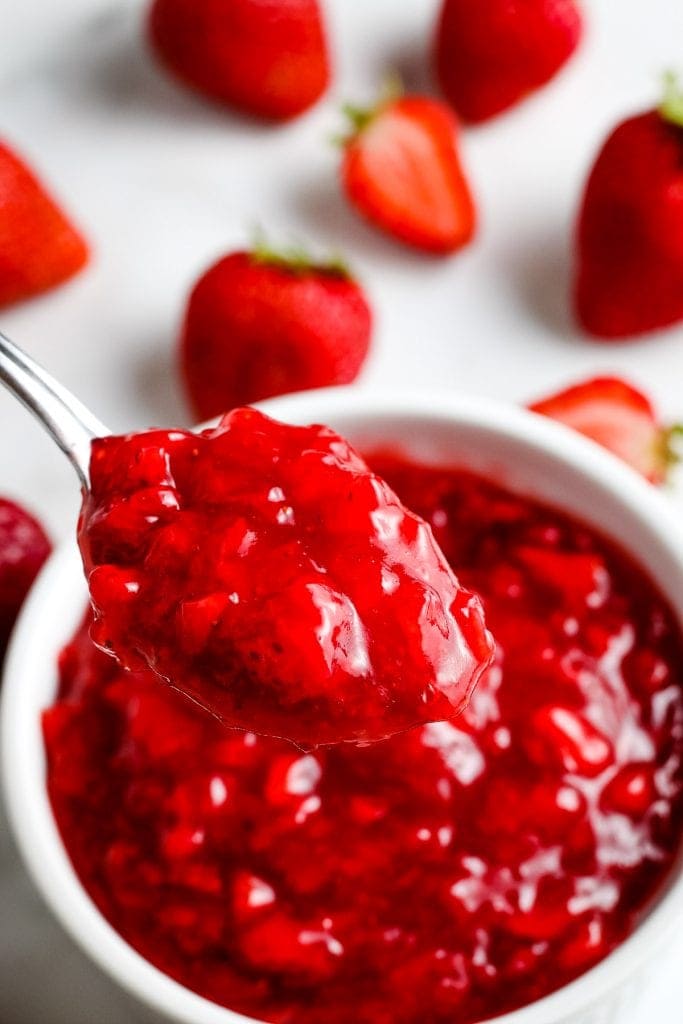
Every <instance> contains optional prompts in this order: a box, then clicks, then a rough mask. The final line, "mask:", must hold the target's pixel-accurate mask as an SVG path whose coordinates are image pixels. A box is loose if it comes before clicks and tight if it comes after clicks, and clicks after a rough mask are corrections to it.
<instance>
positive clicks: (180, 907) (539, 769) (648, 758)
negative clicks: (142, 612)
mask: <svg viewBox="0 0 683 1024" xmlns="http://www.w3.org/2000/svg"><path fill="white" fill-rule="evenodd" d="M267 410H268V412H273V413H274V414H275V415H277V416H281V417H282V418H284V419H288V420H292V421H295V422H302V423H305V422H308V421H314V420H318V421H320V420H327V421H329V422H331V423H332V424H333V426H334V427H335V429H339V430H340V431H341V432H342V433H344V434H345V435H347V436H349V437H350V439H351V440H352V442H353V443H355V444H356V445H357V446H358V447H359V448H360V449H361V450H362V451H363V453H364V454H366V455H367V456H368V461H369V462H370V465H371V466H372V468H373V469H374V470H376V471H377V472H379V473H380V474H381V475H382V476H384V477H385V478H386V479H387V480H388V482H389V483H390V485H391V486H392V487H393V488H394V490H395V491H396V492H397V493H398V495H399V496H400V497H401V499H402V500H403V501H405V503H406V504H407V505H408V506H409V507H411V508H414V509H415V511H416V512H417V513H418V514H420V515H421V516H423V517H424V518H425V519H426V520H427V521H428V522H430V524H431V526H432V528H433V530H434V533H435V537H436V539H437V542H438V543H439V544H440V546H441V548H442V550H443V551H444V554H445V555H446V557H447V559H448V560H449V562H450V563H451V565H452V567H453V568H454V569H455V571H456V572H457V573H458V575H459V577H460V578H461V580H462V582H463V584H464V585H465V586H466V587H468V588H469V589H470V590H472V591H474V592H477V593H479V594H480V595H481V598H482V601H483V604H484V607H485V611H486V614H487V620H488V622H489V624H490V628H491V630H492V632H493V634H494V636H495V637H496V639H497V643H498V648H497V656H496V661H495V663H494V665H493V666H492V668H490V669H489V670H488V673H487V675H486V676H485V678H484V679H482V681H481V682H480V683H479V685H478V687H477V688H476V690H475V692H474V695H473V698H472V700H471V702H470V705H469V707H468V708H467V709H466V710H465V712H464V713H463V714H462V715H461V717H460V718H459V719H456V720H454V721H451V722H448V723H436V724H430V725H426V726H423V727H421V728H419V729H415V730H412V731H411V732H408V733H406V734H404V735H402V736H397V737H394V738H392V739H390V740H386V741H384V742H381V743H379V744H375V745H372V746H371V747H366V748H356V747H349V746H343V747H339V748H330V749H327V750H322V751H320V750H319V751H315V752H312V753H304V752H302V751H300V750H296V749H295V748H293V747H291V746H289V745H287V744H286V743H284V742H282V741H278V740H275V739H266V738H261V737H259V738H257V737H255V736H253V735H252V734H249V733H247V734H244V733H236V732H229V731H225V730H224V729H223V728H222V727H221V726H220V725H218V724H217V723H215V722H213V721H211V720H210V719H207V718H206V716H204V715H203V714H202V713H201V712H198V711H197V710H196V709H195V708H193V707H192V706H191V705H190V704H189V703H184V702H183V700H182V698H181V697H180V696H179V695H177V694H175V693H173V692H172V691H170V690H167V689H166V688H164V687H162V686H160V684H159V683H158V682H157V681H156V680H155V679H153V678H152V677H151V676H150V674H149V673H145V672H139V673H136V674H126V673H124V672H123V671H122V670H121V669H119V668H118V667H117V666H116V664H115V663H114V662H113V661H111V659H108V658H107V657H106V656H105V655H102V654H101V653H100V652H97V651H96V650H95V649H94V647H93V646H92V644H91V643H90V641H89V640H88V639H87V637H86V635H85V632H84V631H81V632H79V633H78V634H77V636H76V638H75V639H74V640H73V641H72V642H71V643H70V644H69V646H68V647H67V648H66V650H65V653H64V654H63V655H62V657H61V662H60V678H59V687H58V693H57V695H56V698H55V681H56V680H55V669H54V667H52V666H51V665H49V664H48V665H46V664H45V653H42V654H41V653H38V652H37V651H36V637H40V638H41V647H42V651H43V652H46V653H48V654H49V655H50V657H55V658H56V655H57V652H58V650H59V649H60V648H62V647H63V646H64V644H65V643H66V642H67V641H68V640H69V639H70V636H71V634H72V633H73V631H74V628H75V627H76V625H77V621H78V619H79V617H80V615H81V614H82V608H83V590H82V585H79V584H78V582H77V580H78V575H77V562H76V559H75V558H74V557H73V552H66V553H65V552H62V553H61V554H60V555H58V556H57V558H56V560H54V561H53V563H52V565H51V567H50V568H49V569H48V570H47V573H46V574H45V575H44V577H43V580H42V581H41V583H40V584H39V586H38V589H37V591H36V593H35V594H34V596H33V598H32V599H31V600H30V602H29V606H28V608H27V610H26V612H25V613H24V616H23V617H22V621H21V623H20V628H19V631H18V633H17V635H16V638H15V641H14V643H13V645H12V650H11V652H10V660H9V663H8V667H7V673H6V683H5V686H6V693H5V695H4V703H5V708H4V723H3V724H4V730H5V735H4V740H5V744H4V745H5V768H6V780H7V783H8V797H9V803H10V811H11V816H12V819H13V823H14V827H15V830H16V832H17V835H18V838H19V842H20V845H21V847H22V850H23V852H24V855H25V857H26V859H27V861H28V863H29V866H30V867H31V868H32V870H33V874H34V876H35V877H36V880H37V882H38V884H39V886H40V888H41V889H42V891H43V893H44V895H45V896H46V897H47V899H48V901H49V902H50V904H51V905H52V906H53V908H54V909H55V910H56V911H57V913H58V915H59V916H60V918H61V919H62V921H63V922H64V923H65V924H66V926H67V928H68V929H69V930H70V931H71V932H72V934H73V935H74V936H75V937H76V938H77V939H78V940H79V941H80V942H81V944H82V945H83V946H84V947H85V948H86V950H87V951H88V952H89V953H90V954H91V956H93V957H94V958H95V959H96V960H97V961H98V962H99V963H100V964H101V966H103V967H104V968H105V969H106V970H108V971H109V973H110V974H112V975H113V976H114V977H115V978H116V979H117V980H118V981H119V982H120V983H121V984H123V985H124V986H125V987H127V988H129V989H130V990H132V991H133V992H134V993H135V994H136V995H137V996H138V997H139V998H141V999H142V1000H143V1001H145V1002H147V1003H148V1004H150V1005H152V1006H153V1007H155V1008H156V1009H157V1010H160V1011H161V1012H163V1013H165V1014H166V1015H167V1016H168V1017H169V1018H170V1019H175V1020H182V1021H188V1022H189V1021H193V1024H205V1022H206V1024H209V1022H211V1024H213V1022H219V1021H224V1022H226V1024H227V1022H229V1021H236V1020H237V1019H240V1018H239V1017H237V1015H236V1014H235V1013H234V1012H230V1011H237V1013H241V1014H246V1015H248V1016H249V1017H250V1018H251V1019H256V1020H271V1021H278V1022H282V1024H285V1022H294V1021H296V1022H297V1024H300V1022H301V1024H317V1022H318V1021H320V1020H323V1019H324V1020H329V1021H332V1022H336V1021H339V1022H342V1021H348V1020H349V1019H350V1017H352V1016H353V1017H356V1018H358V1019H359V1020H360V1021H361V1022H364V1024H384V1022H387V1024H388V1022H390V1021H391V1022H394V1021H395V1022H398V1024H417V1022H418V1021H420V1022H422V1021H425V1020H429V1021H430V1022H433V1024H442V1022H443V1024H446V1022H452V1021H454V1020H457V1021H458V1022H459V1024H473V1022H475V1021H483V1020H489V1019H492V1018H494V1017H496V1016H497V1015H500V1014H506V1016H505V1017H503V1018H500V1019H501V1020H505V1021H510V1022H512V1021H515V1022H516V1024H517V1022H519V1024H554V1022H555V1021H558V1022H559V1021H560V1020H565V1019H569V1015H570V1014H572V1013H580V1011H582V1010H583V1009H584V1008H586V1007H588V1006H589V1005H593V1004H594V1003H595V1002H596V1001H597V1000H600V999H602V1000H604V999H606V998H608V993H609V990H610V989H612V988H613V987H615V986H616V985H618V984H619V983H620V982H621V981H623V980H624V979H625V978H627V977H628V976H630V975H632V974H633V972H634V971H635V970H636V968H637V967H638V966H639V965H640V964H641V963H642V962H643V961H644V960H645V959H646V958H647V956H648V955H651V953H652V950H653V949H656V942H657V940H658V939H660V940H661V939H663V938H664V936H665V935H666V932H667V929H668V927H670V926H671V925H672V924H673V922H674V920H675V916H676V914H678V913H680V912H681V906H682V904H683V892H682V888H683V886H682V884H681V881H680V879H678V880H676V874H677V866H678V864H679V847H680V839H681V834H682V833H683V801H682V797H681V791H682V784H683V778H682V775H681V758H682V756H683V690H682V689H681V682H682V679H681V675H682V674H683V641H682V639H681V625H680V614H681V608H682V607H683V555H682V553H681V540H680V537H676V536H675V529H676V528H675V525H674V524H673V522H672V520H673V517H670V515H669V513H668V510H667V508H666V504H665V502H664V501H663V500H662V499H661V498H660V497H659V496H658V495H657V494H656V493H655V492H654V491H652V490H650V489H649V488H648V487H647V485H645V484H644V483H642V482H641V481H639V480H638V479H637V478H636V477H635V474H633V473H631V472H630V471H629V470H627V469H625V468H624V467H622V466H621V465H619V464H618V463H617V462H616V461H615V460H613V459H612V458H610V457H609V456H608V455H605V454H604V453H602V452H601V451H599V450H597V449H596V448H595V446H592V445H590V444H589V443H588V442H585V441H583V440H582V439H580V438H576V437H574V436H572V435H571V434H570V433H569V432H568V431H566V430H564V429H563V428H561V427H558V426H556V425H554V424H549V423H547V422H545V421H541V420H540V419H539V418H537V417H534V416H531V415H530V414H525V413H520V412H517V411H516V410H508V409H507V408H505V407H501V406H496V405H487V404H486V403H466V402H463V401H460V402H458V403H455V402H454V401H453V400H452V399H449V401H448V402H447V403H446V402H440V401H439V400H438V399H435V398H433V397H431V396H430V397H429V398H428V399H425V400H422V401H420V400H418V399H415V398H413V399H411V400H408V401H399V400H397V399H386V400H384V401H380V400H378V399H377V398H371V397H365V396H363V395H362V394H361V393H357V394H355V395H354V394H352V393H349V392H348V391H346V392H344V393H341V394H340V393H338V392H327V393H323V394H320V395H310V394H309V395H308V396H305V397H304V396H296V397H294V398H292V399H287V400H282V401H279V402H276V403H270V404H269V405H268V406H267ZM626 552H628V554H626ZM641 566H642V567H641ZM56 607H60V609H61V611H62V614H61V615H60V618H59V621H58V622H55V621H54V609H55V608H56ZM50 613H51V614H52V616H53V620H52V621H49V620H50ZM41 709H46V710H45V712H44V715H43V722H44V736H45V742H46V746H47V764H46V762H45V758H44V750H43V746H42V736H41V730H40V712H41ZM46 771H47V780H48V788H49V797H50V799H48V794H47V793H46V788H45V781H44V780H45V777H46ZM50 800H51V802H50ZM121 936H123V939H125V940H126V941H125V942H124V941H122V939H121ZM135 950H137V952H135ZM139 954H142V956H140V955H139ZM143 957H144V958H145V959H143ZM151 964H154V965H156V967H157V968H159V969H160V971H159V970H154V968H153V967H152V966H151ZM596 964H597V966H594V965H596ZM160 972H163V973H160ZM579 976H580V977H579ZM171 979H175V981H174V980H171ZM573 979H577V980H573ZM178 982H180V984H178ZM217 1004H219V1005H217ZM221 1007H229V1008H230V1009H222V1008H221ZM241 1019H243V1018H241ZM573 1019H574V1018H572V1020H573ZM576 1020H577V1021H579V1020H582V1018H581V1016H577V1017H576Z"/></svg>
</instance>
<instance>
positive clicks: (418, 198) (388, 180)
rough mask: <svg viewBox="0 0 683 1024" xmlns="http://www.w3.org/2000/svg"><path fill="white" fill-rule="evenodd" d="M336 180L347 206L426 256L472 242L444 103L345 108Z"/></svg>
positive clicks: (408, 99)
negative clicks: (347, 129) (345, 129)
mask: <svg viewBox="0 0 683 1024" xmlns="http://www.w3.org/2000/svg"><path fill="white" fill-rule="evenodd" d="M345 113H346V115H347V117H348V118H349V121H350V124H351V130H350V132H349V134H348V135H347V136H346V138H345V139H344V140H343V142H342V145H343V160H342V166H341V181H342V185H343V188H344V191H345V192H346V195H347V197H348V199H349V200H350V202H351V203H352V204H353V206H355V208H356V209H357V210H358V211H359V213H360V214H361V215H362V216H363V217H365V219H366V220H368V221H370V222H371V223H372V224H374V225H375V226H376V227H379V228H380V229H381V230H383V231H385V232H386V233H387V234H389V235H392V236H393V237H394V238H397V239H399V240H400V241H401V242H404V243H405V244H407V245H410V246H413V247H415V248H417V249H423V250H426V251H427V252H432V253H438V254H445V253H451V252H454V251H455V250H456V249H459V248H461V247H462V246H463V245H466V244H467V242H469V241H470V239H471V238H472V236H473V234H474V229H475V219H476V217H475V207H474V201H473V199H472V195H471V192H470V188H469V185H468V184H467V180H466V178H465V174H464V172H463V169H462V165H461V162H460V154H459V151H458V124H457V121H456V119H455V117H454V116H453V114H452V112H451V111H450V109H449V108H448V106H447V105H446V104H444V103H441V102H439V101H438V100H433V99H429V98H427V97H423V96H396V95H395V94H394V95H390V96H388V97H385V98H383V99H382V100H380V102H379V103H378V104H377V106H375V107H374V108H370V109H367V110H366V109H360V108H358V107H353V106H347V107H346V108H345Z"/></svg>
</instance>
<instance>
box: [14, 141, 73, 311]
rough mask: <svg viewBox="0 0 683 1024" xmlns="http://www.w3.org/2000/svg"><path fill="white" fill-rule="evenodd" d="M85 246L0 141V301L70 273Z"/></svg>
mask: <svg viewBox="0 0 683 1024" xmlns="http://www.w3.org/2000/svg"><path fill="white" fill-rule="evenodd" d="M87 260H88V248H87V245H86V243H85V241H84V240H83V238H82V237H81V235H80V234H79V233H78V231H77V230H76V229H75V228H74V227H73V225H72V224H71V223H70V222H69V220H68V219H67V217H66V215H65V214H64V213H63V212H62V211H61V210H60V208H59V207H58V206H57V204H56V203H55V201H54V200H53V199H52V198H51V197H50V196H49V195H48V194H47V192H46V191H45V189H44V188H43V186H42V184H41V183H40V181H39V180H38V179H37V178H36V176H35V175H34V174H33V172H32V171H31V170H30V169H29V168H28V167H27V165H26V164H25V163H24V162H23V160H21V158H20V157H19V156H17V154H16V153H14V152H12V150H11V149H9V148H8V147H7V146H6V145H3V144H2V143H0V306H6V305H9V304H10V303H12V302H18V301H19V300H20V299H25V298H28V297H29V296H31V295H37V294H39V293H40V292H44V291H47V290H48V289H49V288H53V287H54V286H55V285H58V284H61V283H62V282H63V281H66V280H67V279H68V278H70V277H72V276H73V275H74V274H76V273H77V272H78V271H79V270H80V269H81V267H83V266H84V265H85V263H86V262H87Z"/></svg>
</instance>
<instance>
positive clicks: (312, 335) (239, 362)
mask: <svg viewBox="0 0 683 1024" xmlns="http://www.w3.org/2000/svg"><path fill="white" fill-rule="evenodd" d="M371 326H372V316H371V313H370V307H369V306H368V303H367V300H366V298H365V296H364V294H363V291H362V289H361V288H360V286H359V285H358V284H357V283H356V282H355V281H354V280H353V279H352V278H351V277H350V276H349V273H348V271H347V270H346V268H345V267H344V266H343V265H341V264H339V263H335V262H331V263H328V264H324V263H322V264H320V263H315V262H312V261H311V260H310V259H309V258H308V257H307V256H306V255H305V254H302V253H300V252H298V251H294V252H285V253H283V254H279V253H276V252H274V251H272V250H271V249H268V248H267V247H266V246H265V245H263V244H261V245H258V246H256V247H255V248H254V250H253V251H252V252H235V253H232V254H231V255H229V256H226V257H225V258H224V259H222V260H220V261H219V262H218V263H216V264H215V266H213V267H211V269H210V270H208V271H207V272H206V273H205V274H204V275H203V276H202V277H201V278H200V279H199V281H198V282H197V284H196V286H195V288H194V290H193V292H192V294H191V296H190V301H189V305H188V308H187V313H186V316H185V325H184V328H183V333H182V339H181V362H182V370H183V375H184V378H185V383H186V386H187V391H188V394H189V396H190V399H191V402H192V405H193V406H194V409H195V411H196V413H197V414H198V415H199V417H200V418H201V419H208V418H210V417H212V416H216V415H218V414H219V413H222V412H225V411H227V410H229V409H231V408H234V407H235V406H239V405H249V404H250V403H251V402H257V401H259V400H260V399H262V398H269V397H271V396H273V395H281V394H284V393H286V392H289V391H301V390H305V389H308V388H317V387H323V386H327V385H331V384H349V383H350V382H351V381H352V380H354V379H355V377H356V376H357V375H358V373H359V371H360V369H361V367H362V365H363V362H364V361H365V357H366V355H367V353H368V348H369V345H370V334H371Z"/></svg>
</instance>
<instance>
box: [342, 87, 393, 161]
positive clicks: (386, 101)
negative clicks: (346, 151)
mask: <svg viewBox="0 0 683 1024" xmlns="http://www.w3.org/2000/svg"><path fill="white" fill-rule="evenodd" d="M402 95H403V83H402V82H401V79H400V77H399V76H398V75H396V74H391V75H387V77H386V78H385V79H384V82H383V83H382V88H381V89H380V93H379V96H378V98H377V102H376V103H374V104H373V105H372V106H371V107H360V106H357V105H356V104H355V103H345V104H344V105H343V106H342V114H343V115H344V116H345V117H346V119H347V121H348V122H349V126H348V130H347V131H346V132H345V133H344V134H343V135H340V136H338V138H337V139H336V140H335V141H336V142H338V143H339V144H340V145H342V146H345V145H346V144H347V143H348V142H351V140H352V139H355V138H356V136H357V135H359V134H360V133H361V132H362V131H364V130H365V128H367V126H368V125H369V124H371V123H372V122H373V121H374V120H375V118H376V117H377V115H378V114H379V113H381V111H382V110H384V108H385V107H388V106H389V105H390V104H391V103H394V102H395V101H396V100H397V99H400V97H401V96H402Z"/></svg>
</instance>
